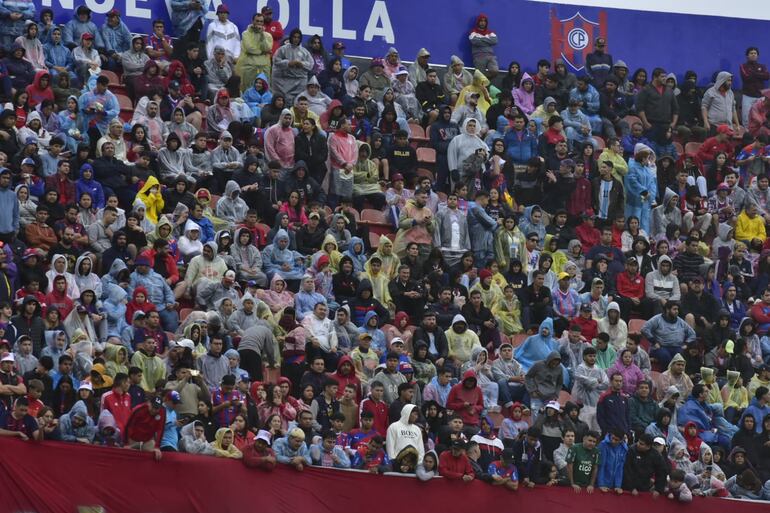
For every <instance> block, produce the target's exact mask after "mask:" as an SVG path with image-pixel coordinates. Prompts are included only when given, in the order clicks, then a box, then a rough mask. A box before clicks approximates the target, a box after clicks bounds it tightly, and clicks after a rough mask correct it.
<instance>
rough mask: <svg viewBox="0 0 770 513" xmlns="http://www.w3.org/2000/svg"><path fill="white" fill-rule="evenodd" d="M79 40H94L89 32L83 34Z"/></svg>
mask: <svg viewBox="0 0 770 513" xmlns="http://www.w3.org/2000/svg"><path fill="white" fill-rule="evenodd" d="M80 38H81V39H93V38H94V35H93V34H91V33H90V32H86V33H85V34H83V35H82V36H80Z"/></svg>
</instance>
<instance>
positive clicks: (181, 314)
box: [179, 308, 193, 322]
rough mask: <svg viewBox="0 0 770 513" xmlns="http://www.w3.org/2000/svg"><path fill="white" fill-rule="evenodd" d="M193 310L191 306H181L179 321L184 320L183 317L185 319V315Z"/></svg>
mask: <svg viewBox="0 0 770 513" xmlns="http://www.w3.org/2000/svg"><path fill="white" fill-rule="evenodd" d="M192 312H193V309H192V308H182V309H181V310H179V322H184V320H185V319H187V316H188V315H190V314H191V313H192Z"/></svg>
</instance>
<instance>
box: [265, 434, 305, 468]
mask: <svg viewBox="0 0 770 513" xmlns="http://www.w3.org/2000/svg"><path fill="white" fill-rule="evenodd" d="M273 452H275V459H276V460H278V463H284V464H288V463H289V462H290V461H291V459H292V458H294V457H296V456H301V457H302V458H303V459H304V460H305V462H306V463H307V464H308V465H312V464H313V462H312V460H311V459H310V450H309V449H308V448H307V445H306V444H304V443H301V444H299V449H297V450H296V451H295V450H294V449H292V448H291V447H290V446H289V437H288V436H285V437H283V438H279V439H278V440H276V441H275V442H274V443H273Z"/></svg>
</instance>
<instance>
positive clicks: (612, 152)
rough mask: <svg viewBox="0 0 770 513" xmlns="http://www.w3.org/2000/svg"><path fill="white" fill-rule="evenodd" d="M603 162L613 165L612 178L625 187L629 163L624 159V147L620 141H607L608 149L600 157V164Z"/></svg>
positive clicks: (614, 138) (614, 139) (613, 139)
mask: <svg viewBox="0 0 770 513" xmlns="http://www.w3.org/2000/svg"><path fill="white" fill-rule="evenodd" d="M602 162H611V163H612V177H613V178H614V179H615V180H617V181H618V182H620V186H621V188H622V187H623V178H624V177H625V176H626V175H627V174H628V163H627V162H626V160H625V159H624V158H623V146H622V145H621V144H620V139H618V138H616V137H612V138H610V139H609V140H608V141H607V147H606V148H605V149H604V151H602V154H601V155H599V164H601V163H602Z"/></svg>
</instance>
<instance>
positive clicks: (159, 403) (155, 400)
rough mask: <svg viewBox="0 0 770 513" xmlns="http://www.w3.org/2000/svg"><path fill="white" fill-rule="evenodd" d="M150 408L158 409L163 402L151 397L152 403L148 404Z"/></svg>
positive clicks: (158, 398)
mask: <svg viewBox="0 0 770 513" xmlns="http://www.w3.org/2000/svg"><path fill="white" fill-rule="evenodd" d="M150 406H152V407H154V408H160V407H161V406H163V400H162V399H161V398H160V397H153V399H152V401H151V402H150Z"/></svg>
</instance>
